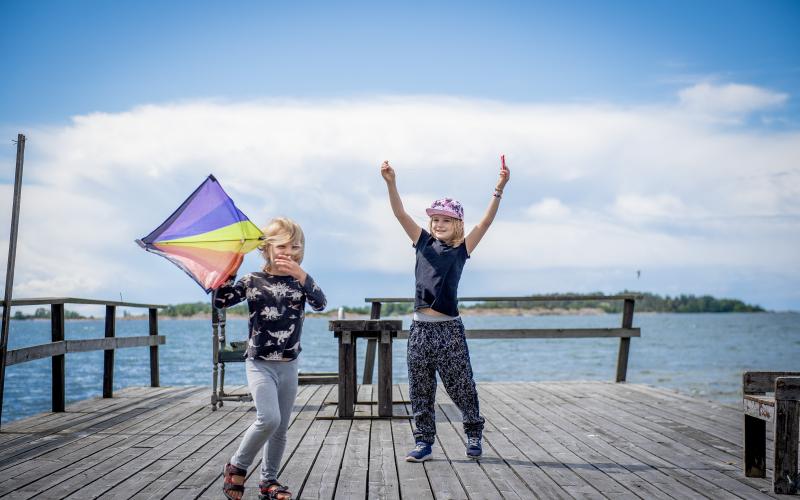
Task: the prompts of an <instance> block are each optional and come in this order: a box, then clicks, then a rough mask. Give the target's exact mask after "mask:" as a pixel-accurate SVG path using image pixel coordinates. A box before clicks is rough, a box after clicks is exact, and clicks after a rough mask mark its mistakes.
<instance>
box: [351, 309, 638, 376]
mask: <svg viewBox="0 0 800 500" xmlns="http://www.w3.org/2000/svg"><path fill="white" fill-rule="evenodd" d="M637 298H639V296H637V295H633V294H622V295H558V296H553V295H534V296H529V297H459V299H458V301H459V303H461V302H573V301H592V302H594V301H612V300H613V301H616V300H621V301H623V307H622V326H621V327H620V328H547V329H545V328H525V329H509V328H502V329H470V330H466V331H465V334H466V337H467V338H468V339H567V338H597V337H605V338H608V337H612V338H619V351H618V354H617V372H616V376H615V381H616V382H624V381H625V378H626V377H627V373H628V354H629V353H630V345H631V337H640V336H641V330H640V329H639V328H633V309H634V305H635V303H636V299H637ZM364 301H365V302H368V303H371V304H372V310H371V313H370V319H380V317H381V305H382V304H385V303H403V302H405V303H409V302H410V303H413V302H414V299H413V298H405V297H404V298H395V297H392V298H366V299H364ZM397 338H398V339H403V338H408V330H400V331H399V332H398V333H397ZM375 349H376V344H375V341H374V340H369V341H368V342H367V352H366V356H365V359H364V378H363V383H364V384H371V383H372V373H373V371H374V367H375Z"/></svg>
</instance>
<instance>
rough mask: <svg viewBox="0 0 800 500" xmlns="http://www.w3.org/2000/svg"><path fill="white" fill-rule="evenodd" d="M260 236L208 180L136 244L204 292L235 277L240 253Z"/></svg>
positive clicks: (254, 226)
mask: <svg viewBox="0 0 800 500" xmlns="http://www.w3.org/2000/svg"><path fill="white" fill-rule="evenodd" d="M263 236H264V234H263V233H262V232H261V230H260V229H258V227H256V225H255V224H253V223H252V222H250V219H248V218H247V216H245V215H244V214H243V213H242V212H241V211H239V209H238V208H236V205H234V204H233V200H231V199H230V197H228V195H227V194H226V193H225V191H224V190H223V189H222V186H220V185H219V182H217V179H215V178H214V176H213V175H209V176H208V178H207V179H206V180H205V181H204V182H203V183H202V184H200V187H198V188H197V189H196V190H195V191H194V193H192V194H191V196H189V198H187V200H186V201H184V202H183V204H182V205H181V206H180V207H179V208H178V209H177V210H176V211H175V213H173V214H172V215H170V216H169V218H168V219H167V220H165V221H164V222H163V223H162V224H161V225H160V226H158V228H157V229H156V230H155V231H153V232H152V233H150V234H148V235H147V236H145V237H144V238H142V239H140V240H136V243H138V244H139V246H140V247H142V248H144V249H145V250H147V251H148V252H152V253H154V254H158V255H160V256H162V257H164V258H165V259H167V260H169V261H170V262H172V263H173V264H175V265H176V266H178V267H180V268H181V269H183V271H184V272H185V273H186V274H188V275H189V276H191V277H192V279H193V280H195V281H196V282H197V284H198V285H200V286H201V287H202V288H203V290H205V291H206V293H208V292H210V291H211V290H214V289H215V288H218V287H219V286H220V285H221V284H223V283H224V282H225V281H226V280H227V279H228V277H229V276H230V275H232V274H235V273H236V270H237V269H239V266H240V265H241V264H242V259H244V254H246V253H247V252H249V251H251V250H253V249H254V248H256V247H257V246H258V244H259V242H260V240H261V238H262V237H263Z"/></svg>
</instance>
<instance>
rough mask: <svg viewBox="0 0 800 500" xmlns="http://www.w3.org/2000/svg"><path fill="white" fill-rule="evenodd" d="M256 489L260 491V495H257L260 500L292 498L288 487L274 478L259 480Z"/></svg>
mask: <svg viewBox="0 0 800 500" xmlns="http://www.w3.org/2000/svg"><path fill="white" fill-rule="evenodd" d="M258 489H259V490H260V492H261V495H259V498H260V499H261V500H291V499H292V493H291V492H290V491H289V488H287V487H286V486H284V485H282V484H281V483H279V482H278V481H276V480H274V479H270V480H269V481H261V482H260V483H258Z"/></svg>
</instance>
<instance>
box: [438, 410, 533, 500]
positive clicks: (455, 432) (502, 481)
mask: <svg viewBox="0 0 800 500" xmlns="http://www.w3.org/2000/svg"><path fill="white" fill-rule="evenodd" d="M440 407H441V410H442V413H443V414H444V415H445V417H446V418H447V420H448V421H449V424H450V425H445V422H442V424H443V425H442V426H441V428H437V430H440V429H441V430H442V431H443V432H442V433H441V436H440V441H441V442H442V449H443V451H445V452H446V453H447V454H448V457H450V460H451V462H452V464H453V468H454V469H455V470H456V472H457V473H458V474H459V478H460V479H461V483H462V484H463V485H464V489H466V490H467V493H468V494H469V496H470V497H471V498H475V497H480V498H498V497H502V498H517V499H523V498H531V497H532V496H533V492H532V491H531V490H530V489H529V488H528V487H527V485H526V484H525V483H524V482H523V481H521V480H520V478H519V477H518V476H517V475H516V473H515V472H514V471H513V470H512V469H511V468H510V467H509V466H508V464H507V463H505V462H504V461H503V460H502V459H501V458H500V457H499V456H498V455H497V453H496V452H495V450H494V448H492V444H491V443H490V442H489V440H488V439H485V436H484V440H483V455H482V456H481V458H480V460H475V459H472V458H468V457H466V446H465V444H466V436H465V435H464V431H463V425H462V421H463V420H462V416H461V411H460V410H459V409H458V408H457V407H456V405H455V404H453V403H449V402H448V403H445V404H440ZM445 443H447V445H448V446H447V447H445ZM451 454H452V455H451Z"/></svg>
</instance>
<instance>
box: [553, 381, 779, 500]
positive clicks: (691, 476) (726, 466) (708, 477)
mask: <svg viewBox="0 0 800 500" xmlns="http://www.w3.org/2000/svg"><path fill="white" fill-rule="evenodd" d="M557 386H558V384H547V387H546V388H544V387H541V386H538V387H539V388H541V389H543V390H547V391H552V390H555V388H556V387H557ZM601 387H602V388H603V389H605V390H606V391H607V392H617V391H621V390H622V389H624V386H616V385H615V384H606V385H601V384H596V387H592V392H599V389H600V388H601ZM637 406H638V405H624V406H623V407H619V405H617V406H612V407H611V410H607V411H609V412H610V415H609V416H608V417H605V418H609V419H610V420H613V421H617V422H619V423H620V424H621V425H623V426H624V427H625V428H627V429H629V433H628V436H629V437H628V439H631V440H635V441H636V444H637V445H638V446H639V447H640V448H642V449H645V450H647V451H648V452H650V453H652V454H653V455H654V456H656V457H658V458H659V459H664V460H667V461H668V462H669V463H670V464H671V465H672V466H671V467H670V468H667V469H664V471H665V472H666V473H669V474H674V477H676V478H677V479H680V480H681V481H682V482H683V481H684V480H686V483H685V484H687V485H691V484H697V483H699V484H708V483H713V485H714V486H713V487H714V488H722V489H723V490H726V491H728V492H730V493H733V494H735V495H739V496H744V497H745V498H750V497H753V498H762V497H764V495H763V494H762V493H761V492H760V491H759V490H758V489H756V488H753V487H752V486H750V485H748V484H746V483H745V482H743V481H737V480H736V479H734V478H732V477H730V476H728V475H726V474H724V473H723V472H731V471H734V470H736V469H737V467H735V466H736V465H737V462H736V461H735V460H738V455H737V456H733V455H728V456H729V457H731V460H730V461H727V462H717V461H716V460H713V461H712V460H708V457H707V456H705V455H706V454H708V455H714V454H715V453H714V452H715V451H717V450H715V449H714V448H713V447H711V446H709V445H708V444H704V443H702V442H700V443H699V444H698V445H697V448H691V447H686V446H685V445H683V444H681V443H677V442H676V441H677V440H680V439H681V438H682V436H683V433H685V432H686V430H685V429H683V430H682V431H681V432H673V430H672V429H669V428H664V427H662V426H659V424H657V423H655V424H654V423H651V420H653V417H654V416H656V415H655V414H653V413H645V415H644V416H643V418H636V419H635V420H631V419H630V418H626V417H625V416H624V413H623V414H621V415H614V414H613V409H614V408H622V409H624V410H626V411H630V410H631V409H632V408H635V407H637ZM592 407H593V408H596V409H598V410H604V406H601V400H600V399H597V400H596V402H593V404H592ZM606 408H608V407H606ZM599 415H603V414H602V413H600V414H599ZM603 425H604V427H605V426H607V425H608V423H606V422H604V423H603ZM650 428H653V429H655V430H656V432H651V431H650V430H649V429H650ZM637 434H641V438H637V437H636V435H637ZM670 438H672V439H670ZM689 441H690V442H691V439H690V440H689ZM677 468H682V469H684V470H685V471H686V474H683V473H681V474H677V473H675V471H677V470H678V469H677ZM691 487H693V488H695V486H691ZM697 488H698V491H704V490H705V489H707V488H705V489H704V488H702V487H700V486H698V487H697Z"/></svg>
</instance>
